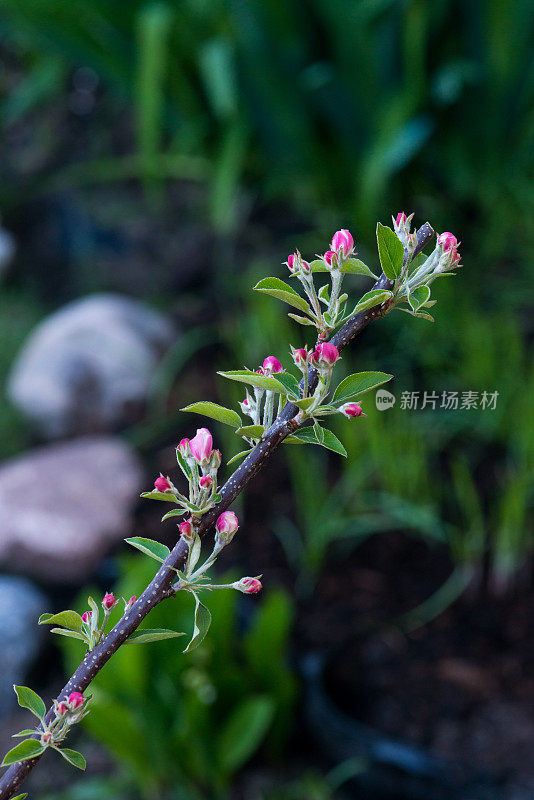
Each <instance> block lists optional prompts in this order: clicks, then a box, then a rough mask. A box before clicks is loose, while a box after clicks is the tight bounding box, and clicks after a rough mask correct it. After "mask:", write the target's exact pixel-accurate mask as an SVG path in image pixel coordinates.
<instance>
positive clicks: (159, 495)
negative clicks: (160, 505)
mask: <svg viewBox="0 0 534 800" xmlns="http://www.w3.org/2000/svg"><path fill="white" fill-rule="evenodd" d="M141 497H145V498H146V499H147V500H164V501H165V502H166V503H176V497H175V496H174V495H173V494H167V492H156V491H154V492H141Z"/></svg>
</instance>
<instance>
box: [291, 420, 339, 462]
mask: <svg viewBox="0 0 534 800" xmlns="http://www.w3.org/2000/svg"><path fill="white" fill-rule="evenodd" d="M314 427H315V426H314ZM321 431H322V435H323V441H322V442H321V441H318V439H317V436H316V432H315V430H314V428H301V429H300V430H299V431H297V432H296V433H294V434H293V435H292V436H291V437H289V436H288V437H287V439H285V440H284V441H286V442H287V441H289V442H292V443H296V442H295V439H296V440H297V441H300V442H303V443H304V444H318V445H320V446H321V447H325V448H326V449H327V450H332V451H333V452H334V453H339V454H340V455H342V456H346V455H347V451H346V450H345V448H344V447H343V445H342V444H341V442H340V441H339V439H338V438H337V436H335V435H334V434H333V433H332V431H329V430H327V429H326V428H321Z"/></svg>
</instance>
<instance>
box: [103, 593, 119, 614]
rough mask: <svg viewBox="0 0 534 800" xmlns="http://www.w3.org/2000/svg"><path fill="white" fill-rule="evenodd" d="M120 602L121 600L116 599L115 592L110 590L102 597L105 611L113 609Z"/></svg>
mask: <svg viewBox="0 0 534 800" xmlns="http://www.w3.org/2000/svg"><path fill="white" fill-rule="evenodd" d="M118 602H119V601H118V600H116V598H115V595H114V594H113V592H108V593H107V594H105V595H104V597H103V599H102V608H103V609H104V611H111V609H112V608H113V607H114V606H116V605H117V603H118Z"/></svg>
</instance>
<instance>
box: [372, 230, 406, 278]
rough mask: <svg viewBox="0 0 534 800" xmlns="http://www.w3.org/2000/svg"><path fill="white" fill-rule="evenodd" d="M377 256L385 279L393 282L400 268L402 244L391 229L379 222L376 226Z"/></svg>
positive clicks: (402, 253) (402, 251)
mask: <svg viewBox="0 0 534 800" xmlns="http://www.w3.org/2000/svg"><path fill="white" fill-rule="evenodd" d="M376 240H377V242H378V255H379V257H380V263H381V265H382V270H383V272H384V275H385V276H386V278H389V279H390V280H395V278H396V277H397V276H398V275H399V273H400V271H401V268H402V260H403V258H404V248H403V246H402V242H401V241H400V239H399V238H398V237H397V235H396V234H395V232H394V231H392V230H391V228H388V227H387V226H386V225H382V223H381V222H379V223H378V224H377V226H376Z"/></svg>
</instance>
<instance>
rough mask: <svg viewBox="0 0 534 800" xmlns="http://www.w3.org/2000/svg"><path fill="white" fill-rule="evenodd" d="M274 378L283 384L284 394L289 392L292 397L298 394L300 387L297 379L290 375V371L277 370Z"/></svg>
mask: <svg viewBox="0 0 534 800" xmlns="http://www.w3.org/2000/svg"><path fill="white" fill-rule="evenodd" d="M276 380H278V381H280V383H282V384H283V385H284V387H285V390H286V394H289V395H291V396H292V397H298V396H299V394H300V387H299V382H298V379H297V378H295V376H294V375H291V373H290V372H279V373H278V375H277V376H276Z"/></svg>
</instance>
